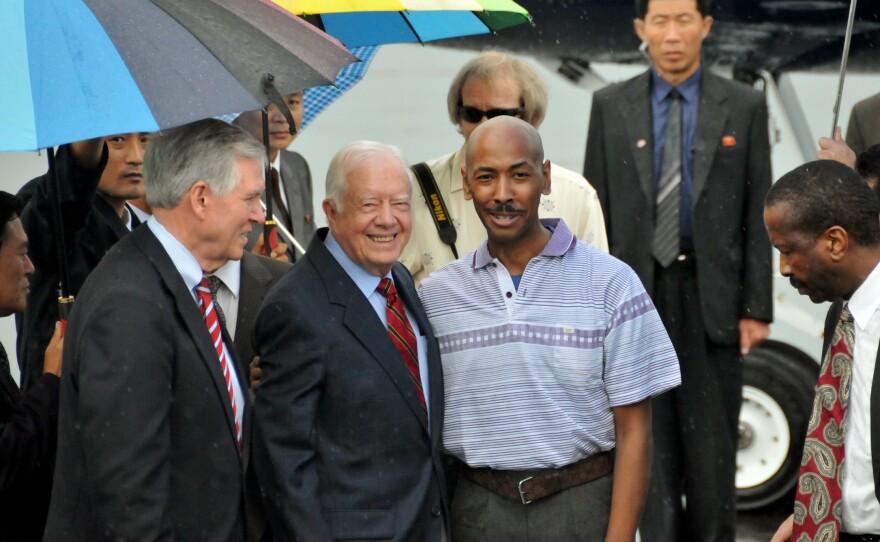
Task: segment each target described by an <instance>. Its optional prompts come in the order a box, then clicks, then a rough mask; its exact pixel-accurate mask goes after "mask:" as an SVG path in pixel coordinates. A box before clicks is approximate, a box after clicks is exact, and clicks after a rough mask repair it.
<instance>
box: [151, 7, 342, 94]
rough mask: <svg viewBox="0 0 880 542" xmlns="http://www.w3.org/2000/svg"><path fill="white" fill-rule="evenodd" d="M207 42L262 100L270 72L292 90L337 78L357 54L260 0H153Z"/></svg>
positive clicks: (286, 90)
mask: <svg viewBox="0 0 880 542" xmlns="http://www.w3.org/2000/svg"><path fill="white" fill-rule="evenodd" d="M151 1H152V2H153V3H154V4H156V5H157V6H159V7H161V8H162V9H163V10H165V11H166V12H167V13H168V14H169V15H171V16H172V17H174V18H175V19H176V20H177V21H178V22H180V24H182V25H183V26H184V27H186V29H187V30H189V31H190V32H191V33H192V34H193V35H194V36H196V37H197V38H198V39H199V41H201V42H202V43H203V44H204V45H205V46H206V47H207V48H208V49H209V50H210V51H211V52H212V53H213V54H214V55H215V56H216V57H217V59H218V60H219V61H220V62H221V63H222V64H223V65H224V66H225V67H226V68H227V69H228V70H229V71H230V72H231V73H232V74H233V75H235V77H236V78H237V79H238V80H239V81H240V82H241V83H242V85H243V86H244V87H245V88H247V89H248V90H249V91H250V92H251V93H252V94H253V95H254V96H255V97H257V98H258V99H259V100H260V102H261V103H266V101H267V100H266V95H265V93H264V90H263V85H262V83H261V81H262V79H263V76H264V75H265V74H271V75H272V76H273V77H274V81H273V82H274V85H275V87H276V88H277V89H278V90H279V91H280V92H281V93H282V94H287V93H290V92H293V91H295V90H301V89H304V88H309V87H313V86H319V85H326V84H330V83H332V82H333V81H334V80H335V79H336V74H337V73H339V70H340V69H341V68H342V67H343V66H346V65H348V64H351V63H352V62H356V61H357V58H356V57H355V56H353V55H351V54H350V53H349V52H348V51H347V50H346V49H345V47H343V46H342V44H340V43H339V42H338V41H336V40H334V39H333V38H330V37H329V36H327V35H326V34H324V33H323V32H321V31H319V30H318V29H316V28H314V27H313V26H312V25H310V24H308V23H306V22H305V21H303V20H301V19H299V18H297V17H295V16H294V15H292V14H290V13H288V12H287V11H285V10H283V9H282V8H280V7H277V6H273V5H269V4H266V3H264V2H262V1H260V0H151Z"/></svg>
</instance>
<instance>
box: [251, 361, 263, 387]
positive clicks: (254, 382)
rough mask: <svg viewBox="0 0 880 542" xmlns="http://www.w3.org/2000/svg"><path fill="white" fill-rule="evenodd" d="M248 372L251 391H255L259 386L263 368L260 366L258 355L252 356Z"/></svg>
mask: <svg viewBox="0 0 880 542" xmlns="http://www.w3.org/2000/svg"><path fill="white" fill-rule="evenodd" d="M248 374H249V375H250V380H251V391H254V392H255V391H257V388H259V387H260V381H261V380H262V379H263V369H261V368H260V356H254V359H252V360H251V363H250V365H248Z"/></svg>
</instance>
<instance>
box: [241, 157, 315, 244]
mask: <svg viewBox="0 0 880 542" xmlns="http://www.w3.org/2000/svg"><path fill="white" fill-rule="evenodd" d="M280 152H281V182H282V183H283V184H284V192H285V194H286V196H287V208H288V209H289V210H290V220H291V221H292V222H293V231H292V233H293V236H294V237H295V238H296V240H297V241H299V243H300V244H301V245H302V246H303V247H304V248H305V247H308V246H309V243H311V242H312V237H313V236H314V235H315V210H314V204H313V203H312V195H313V194H312V173H311V171H310V170H309V164H308V162H306V159H305V158H303V157H302V155H300V154H299V153H296V152H291V151H280ZM266 182H268V180H267V181H266ZM261 199H262V200H263V202H264V203H265V201H266V193H265V192H263V196H262V197H261ZM262 231H263V228H262V227H256V228H254V231H253V232H251V234H250V235H249V236H248V244H247V249H248V250H250V249H251V247H253V245H254V243H256V241H257V237H259V236H260V232H262ZM278 240H279V241H284V242H286V240H285V239H284V238H283V237H282V236H281V234H279V235H278ZM288 245H290V243H288ZM294 252H296V250H295V249H294V248H293V246H290V248H289V252H288V254H289V255H290V256H291V258H290V261H294V260H295V259H296V258H299V257H300V256H301V254H299V253H298V252H297V253H296V254H293V253H294ZM294 256H295V257H294Z"/></svg>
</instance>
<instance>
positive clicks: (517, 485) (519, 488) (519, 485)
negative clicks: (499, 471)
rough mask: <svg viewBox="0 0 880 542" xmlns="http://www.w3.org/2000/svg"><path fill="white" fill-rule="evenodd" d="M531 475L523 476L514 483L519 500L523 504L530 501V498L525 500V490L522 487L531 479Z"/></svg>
mask: <svg viewBox="0 0 880 542" xmlns="http://www.w3.org/2000/svg"><path fill="white" fill-rule="evenodd" d="M532 478H533V477H532V476H529V477H528V478H523V479H522V480H520V481H519V483H518V484H516V488H517V489H518V490H519V500H520V501H522V503H523V504H529V503H530V502H532V500H531V499H529V500H526V491H525V490H524V489H523V484H524V483H526V482H528V481H529V480H531V479H532Z"/></svg>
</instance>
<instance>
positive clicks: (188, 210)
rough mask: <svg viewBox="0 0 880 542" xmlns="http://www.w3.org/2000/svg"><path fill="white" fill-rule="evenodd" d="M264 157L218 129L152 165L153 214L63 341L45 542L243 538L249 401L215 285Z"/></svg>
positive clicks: (169, 137) (248, 210) (111, 256)
mask: <svg viewBox="0 0 880 542" xmlns="http://www.w3.org/2000/svg"><path fill="white" fill-rule="evenodd" d="M264 166H265V151H264V150H263V147H262V146H261V145H260V144H259V143H258V142H256V141H254V139H253V138H252V137H250V136H249V135H248V134H247V133H245V132H244V131H243V130H241V129H239V128H237V127H234V126H231V125H229V124H226V123H224V122H222V121H218V120H204V121H199V122H196V123H193V124H190V125H186V126H183V127H180V128H175V129H172V130H169V131H167V132H165V133H164V134H163V135H162V136H160V137H157V138H156V139H155V140H153V141H152V142H151V144H150V148H149V149H148V151H147V154H146V156H145V160H144V179H145V184H146V187H147V200H148V202H149V204H150V206H151V207H152V209H153V213H154V214H153V217H152V218H151V219H150V220H148V221H147V223H146V225H145V226H144V227H141V228H138V229H137V230H136V231H135V232H133V233H132V234H131V235H129V236H127V237H126V238H125V239H123V240H122V241H121V242H120V243H119V244H118V245H117V246H116V247H114V249H113V250H111V251H110V252H109V253H108V254H107V255H106V257H105V258H103V260H102V261H101V263H100V264H99V265H98V267H97V268H96V269H95V270H94V272H92V274H91V275H90V276H89V278H88V280H87V281H86V284H85V285H84V286H83V288H82V290H81V291H80V295H79V297H78V299H77V302H76V305H75V307H74V309H73V311H72V313H71V315H70V321H69V325H68V328H67V334H66V337H65V367H64V373H63V375H62V379H61V403H60V413H59V432H58V460H57V463H56V472H55V482H54V485H53V487H52V504H51V506H50V509H49V520H48V523H47V526H46V534H45V540H48V541H55V540H64V541H69V540H98V539H113V540H117V539H118V540H147V539H149V540H158V539H178V540H218V541H219V540H237V539H243V538H244V537H245V530H244V529H245V525H244V518H243V510H244V506H243V500H244V489H243V480H244V472H245V469H246V466H247V465H246V463H247V461H246V458H247V457H248V453H249V447H250V438H249V434H250V427H249V423H248V419H249V417H250V405H249V404H248V402H247V400H246V395H245V392H244V390H245V387H246V382H247V381H246V376H245V373H244V371H243V367H244V366H243V363H241V362H240V361H239V360H237V359H236V356H235V354H234V352H235V349H234V348H233V347H232V343H231V339H230V338H229V335H228V333H227V332H226V330H225V327H224V326H223V325H222V323H221V320H220V319H219V316H218V312H217V311H216V310H215V300H214V298H213V294H212V292H211V288H210V285H209V282H208V279H207V277H206V274H209V273H213V272H214V271H215V270H217V269H218V268H219V267H221V266H222V265H223V264H224V263H226V262H227V261H228V260H230V259H239V258H241V257H242V254H243V252H244V246H245V243H246V241H247V234H248V233H250V231H251V230H252V229H253V228H254V227H255V226H256V225H257V224H259V223H261V222H262V221H263V216H264V215H263V212H262V209H261V208H260V203H259V197H260V194H261V193H262V191H263V188H264V182H263V170H264Z"/></svg>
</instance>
